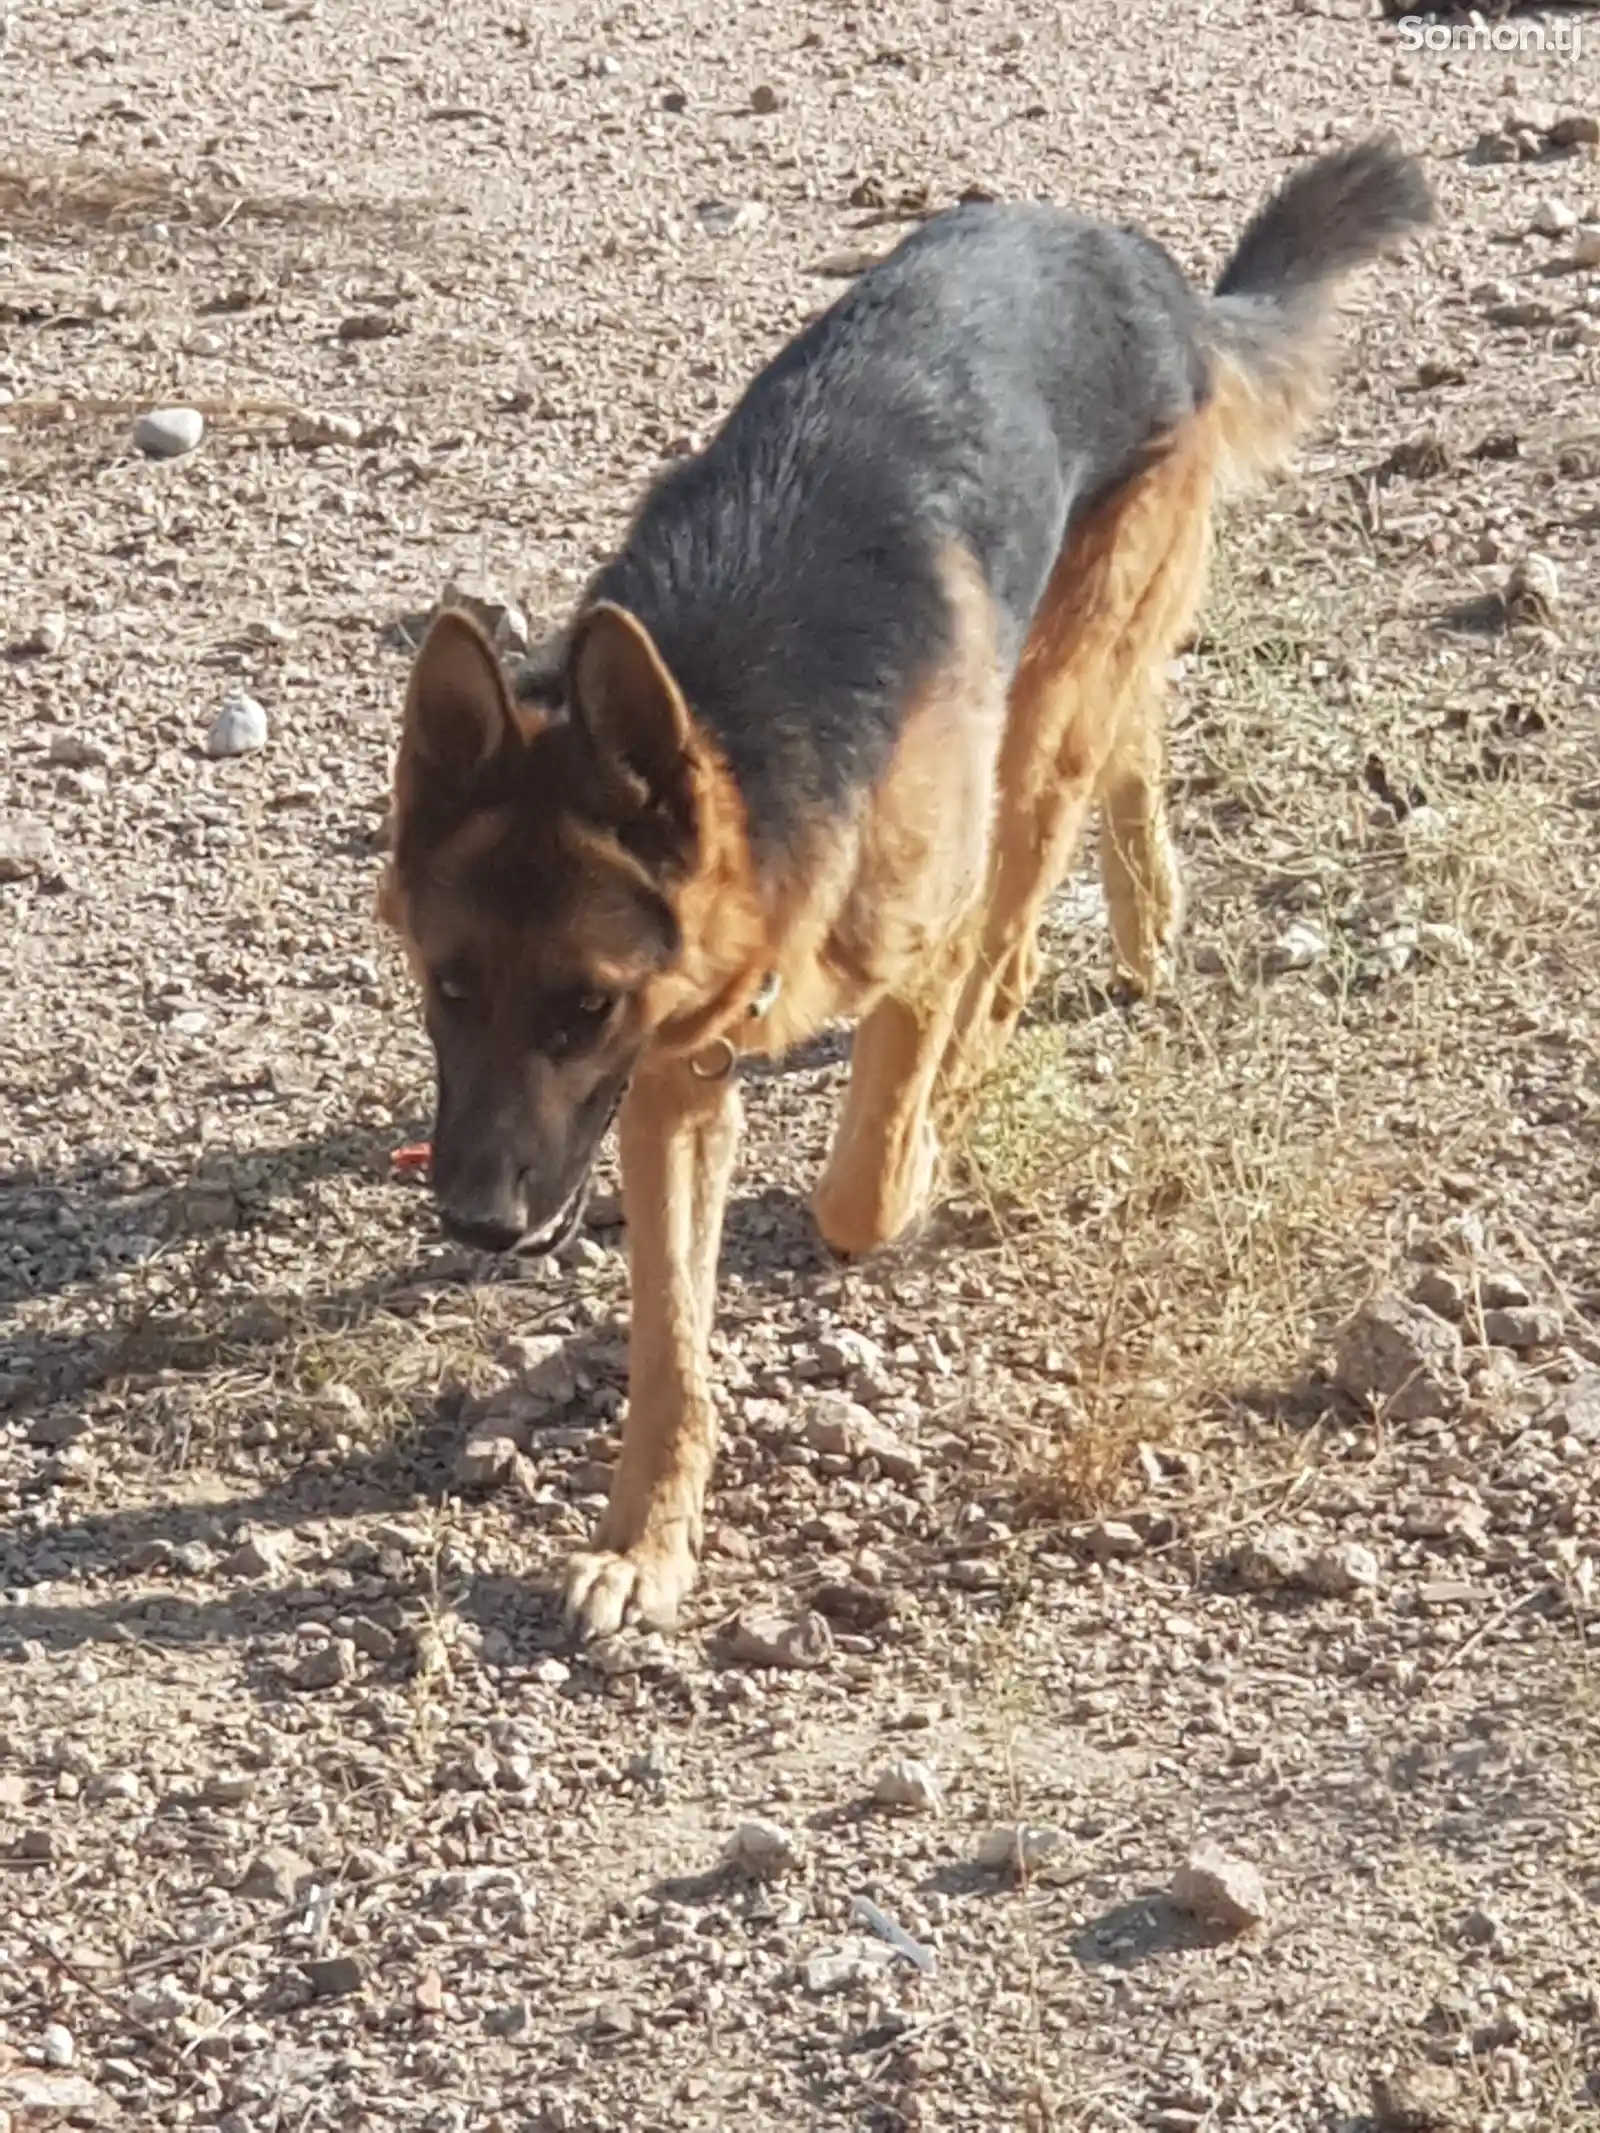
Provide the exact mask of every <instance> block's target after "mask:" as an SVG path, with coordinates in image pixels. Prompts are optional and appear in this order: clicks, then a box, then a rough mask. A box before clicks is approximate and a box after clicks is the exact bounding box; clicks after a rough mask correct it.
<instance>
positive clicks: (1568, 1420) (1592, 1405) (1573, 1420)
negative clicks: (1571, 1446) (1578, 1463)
mask: <svg viewBox="0 0 1600 2133" xmlns="http://www.w3.org/2000/svg"><path fill="white" fill-rule="evenodd" d="M1541 1419H1542V1421H1543V1422H1544V1425H1545V1427H1546V1428H1548V1429H1551V1430H1554V1431H1556V1432H1557V1433H1559V1434H1560V1435H1561V1436H1564V1437H1575V1438H1576V1439H1577V1440H1578V1442H1579V1443H1580V1444H1600V1370H1585V1371H1583V1372H1582V1373H1581V1374H1580V1375H1579V1376H1578V1377H1576V1378H1574V1380H1573V1381H1572V1383H1571V1384H1570V1385H1568V1386H1566V1387H1565V1388H1564V1389H1563V1390H1562V1391H1561V1392H1559V1393H1557V1395H1556V1397H1555V1399H1554V1400H1553V1401H1552V1402H1551V1404H1550V1406H1549V1407H1548V1408H1547V1409H1546V1410H1545V1412H1544V1415H1543V1416H1542V1417H1541Z"/></svg>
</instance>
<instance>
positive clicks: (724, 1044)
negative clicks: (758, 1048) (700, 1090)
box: [689, 1037, 739, 1081]
mask: <svg viewBox="0 0 1600 2133" xmlns="http://www.w3.org/2000/svg"><path fill="white" fill-rule="evenodd" d="M707 1049H708V1050H709V1051H710V1053H711V1055H712V1057H713V1060H714V1064H713V1065H710V1066H706V1065H704V1064H702V1060H701V1059H699V1058H695V1059H691V1060H690V1061H689V1072H690V1073H691V1074H692V1075H693V1076H694V1077H695V1079H696V1081H726V1080H727V1078H728V1076H729V1075H730V1074H731V1073H732V1072H733V1070H734V1068H735V1066H736V1065H737V1064H738V1060H739V1054H738V1053H737V1052H736V1051H735V1050H734V1048H733V1045H732V1043H731V1042H730V1040H729V1039H728V1038H726V1037H718V1038H716V1039H715V1040H714V1042H713V1043H712V1044H711V1045H710V1046H708V1048H707Z"/></svg>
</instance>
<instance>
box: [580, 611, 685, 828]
mask: <svg viewBox="0 0 1600 2133" xmlns="http://www.w3.org/2000/svg"><path fill="white" fill-rule="evenodd" d="M567 701H568V704H569V706H570V709H571V715H572V718H573V721H574V723H575V724H576V725H577V726H578V728H579V730H580V731H581V732H582V733H583V735H584V738H585V739H586V740H587V742H588V744H589V748H590V752H591V755H592V757H593V761H594V767H595V769H596V770H597V772H598V773H599V776H600V781H601V786H602V790H603V793H604V797H605V800H606V802H607V804H608V805H610V806H613V807H615V808H616V809H617V810H618V813H619V816H620V817H621V818H622V819H624V820H626V819H627V817H628V816H630V815H634V814H643V813H645V812H646V811H647V810H651V809H661V808H664V809H666V810H667V811H668V813H670V814H672V815H674V816H680V815H682V814H683V813H684V811H685V810H686V809H687V808H688V806H689V801H690V780H691V770H692V765H691V761H690V739H691V735H690V729H689V712H688V708H687V706H686V705H685V703H684V701H683V695H682V692H681V691H680V689H679V688H678V685H677V683H676V682H675V681H674V680H673V678H672V676H671V675H670V674H669V673H668V672H667V669H666V665H665V663H664V662H663V660H662V657H661V654H660V653H659V652H658V651H657V650H656V648H655V644H654V642H653V641H652V639H651V636H650V632H649V631H648V630H647V629H646V628H645V626H644V624H643V623H642V622H640V621H639V620H638V619H637V617H636V616H633V615H630V614H629V613H628V611H627V609H626V608H622V607H615V606H613V605H612V604H611V602H610V601H601V602H600V603H599V604H598V605H597V606H595V607H591V608H590V609H589V610H588V612H587V613H586V614H584V615H581V616H580V617H579V618H578V621H577V623H576V625H575V627H574V629H573V632H572V637H571V640H570V642H569V645H568V649H567Z"/></svg>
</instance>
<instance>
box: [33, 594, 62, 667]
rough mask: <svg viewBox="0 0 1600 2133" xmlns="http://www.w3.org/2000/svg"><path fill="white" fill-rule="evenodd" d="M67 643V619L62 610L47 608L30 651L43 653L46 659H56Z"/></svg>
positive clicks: (40, 619)
mask: <svg viewBox="0 0 1600 2133" xmlns="http://www.w3.org/2000/svg"><path fill="white" fill-rule="evenodd" d="M66 641H67V618H66V616H65V615H64V614H63V613H62V612H61V610H60V608H58V607H52V608H47V609H46V610H45V612H44V613H43V614H42V615H41V616H40V617H39V620H38V623H37V624H36V626H35V628H34V632H33V635H32V637H31V638H30V639H29V649H30V650H31V651H35V652H39V653H41V654H42V655H43V656H44V657H45V658H46V659H54V657H55V655H56V654H57V652H59V651H60V649H61V647H62V646H63V645H64V644H65V643H66Z"/></svg>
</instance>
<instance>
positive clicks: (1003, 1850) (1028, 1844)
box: [978, 1822, 1067, 1874]
mask: <svg viewBox="0 0 1600 2133" xmlns="http://www.w3.org/2000/svg"><path fill="white" fill-rule="evenodd" d="M1066 1841H1067V1833H1066V1831H1065V1830H1064V1829H1056V1828H1054V1827H1053V1826H1052V1825H1051V1824H1050V1823H1048V1822H1006V1823H1002V1825H1001V1826H1000V1828H999V1829H991V1830H990V1832H989V1834H988V1835H987V1836H986V1837H985V1838H984V1840H983V1842H982V1843H981V1844H980V1845H979V1846H978V1864H979V1865H980V1866H982V1867H987V1868H988V1870H989V1871H990V1872H991V1873H995V1874H998V1873H1003V1872H1004V1871H1005V1870H1006V1868H1008V1867H1009V1868H1011V1869H1012V1870H1013V1871H1017V1870H1019V1869H1020V1871H1021V1872H1023V1873H1025V1874H1031V1873H1033V1872H1034V1871H1035V1870H1036V1869H1037V1868H1039V1867H1041V1866H1043V1865H1044V1863H1045V1861H1046V1860H1047V1859H1053V1858H1054V1857H1055V1855H1056V1853H1057V1852H1059V1851H1060V1850H1061V1849H1062V1848H1063V1846H1064V1845H1065V1844H1066Z"/></svg>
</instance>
